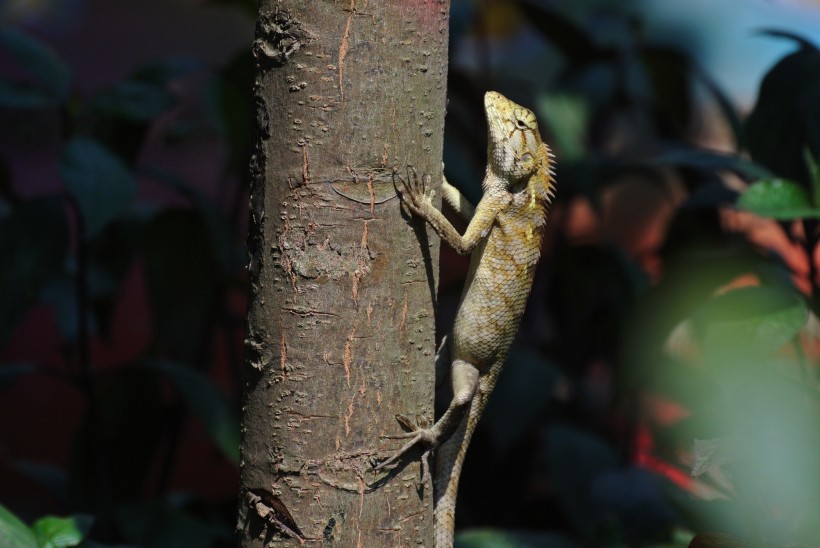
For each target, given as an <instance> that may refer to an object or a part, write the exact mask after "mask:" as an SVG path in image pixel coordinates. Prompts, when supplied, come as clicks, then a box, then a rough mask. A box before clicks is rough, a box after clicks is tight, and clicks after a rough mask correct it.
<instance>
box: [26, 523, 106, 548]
mask: <svg viewBox="0 0 820 548" xmlns="http://www.w3.org/2000/svg"><path fill="white" fill-rule="evenodd" d="M93 523H94V518H93V517H92V516H73V517H70V518H58V517H53V516H48V517H45V518H41V519H38V520H37V521H35V522H34V525H32V527H31V530H32V531H33V532H34V535H35V536H36V537H37V543H38V544H39V546H40V548H66V547H69V546H77V545H78V544H80V542H82V540H83V539H84V538H85V536H86V535H87V534H88V531H90V530H91V525H92V524H93Z"/></svg>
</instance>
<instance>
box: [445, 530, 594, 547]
mask: <svg viewBox="0 0 820 548" xmlns="http://www.w3.org/2000/svg"><path fill="white" fill-rule="evenodd" d="M580 546H581V545H580V544H578V543H576V542H573V541H572V540H570V539H568V538H566V537H563V536H561V535H557V534H554V533H528V532H523V531H510V530H504V529H469V530H466V531H459V532H458V534H456V538H455V544H454V547H455V548H524V547H526V548H580Z"/></svg>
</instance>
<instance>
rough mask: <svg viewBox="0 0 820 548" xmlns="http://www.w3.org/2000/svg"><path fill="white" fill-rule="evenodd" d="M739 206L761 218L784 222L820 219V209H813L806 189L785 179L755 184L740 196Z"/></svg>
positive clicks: (767, 180)
mask: <svg viewBox="0 0 820 548" xmlns="http://www.w3.org/2000/svg"><path fill="white" fill-rule="evenodd" d="M737 206H738V207H739V208H740V209H744V210H746V211H750V212H752V213H755V214H757V215H760V216H761V217H771V218H773V219H778V220H783V221H789V220H792V219H805V218H818V217H820V209H816V208H814V207H812V205H811V201H810V200H809V196H808V194H807V193H806V191H805V189H804V188H803V187H802V186H800V185H799V184H797V183H794V182H792V181H786V180H784V179H763V180H761V181H757V182H756V183H753V184H752V185H750V186H749V188H748V189H746V191H745V192H744V193H743V194H741V195H740V197H739V198H738V200H737Z"/></svg>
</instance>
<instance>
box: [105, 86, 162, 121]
mask: <svg viewBox="0 0 820 548" xmlns="http://www.w3.org/2000/svg"><path fill="white" fill-rule="evenodd" d="M174 103H175V99H174V98H173V97H172V96H171V94H170V93H168V91H167V90H165V89H163V88H161V87H158V86H157V85H156V84H154V83H152V82H139V81H127V82H123V83H121V84H119V85H118V86H116V87H115V88H113V89H110V90H108V91H104V92H102V93H100V94H99V95H97V96H96V97H95V98H94V100H93V101H92V103H91V106H92V108H93V109H94V110H95V111H96V113H97V114H98V115H100V116H106V117H111V118H120V119H123V120H128V121H131V122H150V121H152V120H153V119H155V118H156V117H158V116H159V115H160V114H162V113H163V112H165V110H167V109H168V108H169V107H170V106H171V105H173V104H174Z"/></svg>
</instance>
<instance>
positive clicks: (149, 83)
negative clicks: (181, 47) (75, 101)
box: [89, 57, 201, 165]
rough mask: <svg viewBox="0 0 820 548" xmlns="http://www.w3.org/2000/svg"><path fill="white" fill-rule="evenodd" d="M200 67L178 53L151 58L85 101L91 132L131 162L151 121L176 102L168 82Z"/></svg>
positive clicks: (139, 148)
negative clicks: (89, 114)
mask: <svg viewBox="0 0 820 548" xmlns="http://www.w3.org/2000/svg"><path fill="white" fill-rule="evenodd" d="M200 67H201V64H200V62H199V61H197V60H193V59H188V58H180V57H176V58H170V59H166V60H163V61H158V62H154V63H151V64H149V65H146V66H144V67H143V68H141V69H140V70H139V71H137V73H136V74H134V75H133V76H132V77H131V78H129V79H128V80H126V81H124V82H121V83H119V84H118V85H116V86H114V87H112V88H111V89H108V90H106V91H103V92H101V93H99V94H98V95H97V96H96V97H95V98H94V99H93V100H92V101H91V102H90V105H89V107H90V110H91V115H92V118H93V120H94V134H95V136H96V137H97V138H98V139H99V140H100V141H102V142H104V143H105V144H106V146H107V147H108V148H109V149H110V150H111V151H113V152H114V153H115V154H116V155H118V156H119V157H120V158H122V159H123V160H124V161H125V162H126V163H127V164H129V165H130V164H133V163H134V162H135V161H136V159H137V157H138V155H139V152H140V151H141V150H142V146H143V143H144V142H145V138H146V136H147V134H148V130H149V128H150V127H151V124H153V123H154V122H155V121H156V120H157V118H159V117H160V116H161V115H162V114H163V113H165V112H167V111H168V110H169V109H170V108H171V107H172V106H174V105H175V104H176V103H177V96H176V95H175V94H174V93H172V90H171V87H170V82H171V81H172V80H174V79H176V78H180V77H183V76H184V75H186V74H187V73H189V72H191V71H193V70H197V69H199V68H200Z"/></svg>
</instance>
